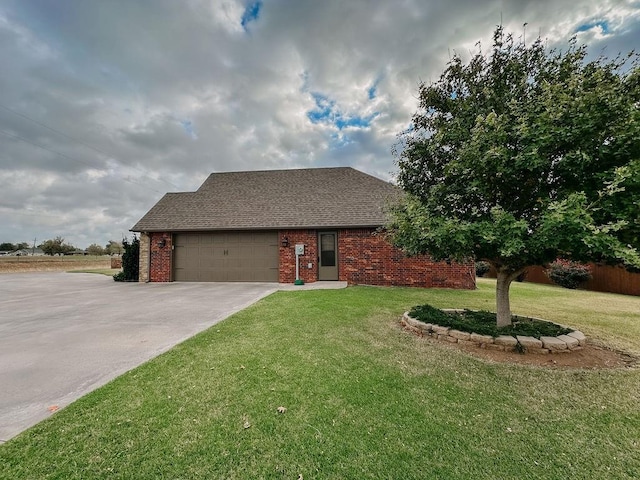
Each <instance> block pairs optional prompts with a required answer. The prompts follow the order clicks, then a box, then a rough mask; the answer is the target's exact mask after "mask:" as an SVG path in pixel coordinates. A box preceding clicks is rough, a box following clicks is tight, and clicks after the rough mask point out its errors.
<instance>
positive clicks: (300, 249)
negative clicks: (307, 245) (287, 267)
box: [296, 243, 304, 255]
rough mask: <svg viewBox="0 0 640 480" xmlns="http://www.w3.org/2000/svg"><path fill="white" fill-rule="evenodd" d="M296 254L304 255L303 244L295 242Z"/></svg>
mask: <svg viewBox="0 0 640 480" xmlns="http://www.w3.org/2000/svg"><path fill="white" fill-rule="evenodd" d="M296 255H304V245H303V244H301V243H300V244H297V245H296Z"/></svg>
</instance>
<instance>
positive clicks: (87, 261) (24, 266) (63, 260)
mask: <svg viewBox="0 0 640 480" xmlns="http://www.w3.org/2000/svg"><path fill="white" fill-rule="evenodd" d="M109 268H111V258H110V257H109V256H99V257H95V256H90V255H69V256H62V257H52V256H49V255H45V256H42V257H9V256H6V257H0V273H19V272H55V271H69V270H83V269H84V270H86V269H109Z"/></svg>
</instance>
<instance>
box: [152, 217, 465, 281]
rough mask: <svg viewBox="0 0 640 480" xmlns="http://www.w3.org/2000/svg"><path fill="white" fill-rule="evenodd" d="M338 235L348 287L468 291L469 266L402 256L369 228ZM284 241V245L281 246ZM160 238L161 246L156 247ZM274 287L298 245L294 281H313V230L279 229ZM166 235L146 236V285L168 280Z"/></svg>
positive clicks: (290, 274)
mask: <svg viewBox="0 0 640 480" xmlns="http://www.w3.org/2000/svg"><path fill="white" fill-rule="evenodd" d="M333 231H337V233H338V240H337V241H338V275H339V279H340V280H342V281H346V282H347V283H349V284H350V285H357V284H360V285H386V286H391V285H396V286H410V287H424V288H431V287H441V288H460V289H474V288H475V286H476V283H475V268H474V265H473V262H469V263H462V264H459V263H451V264H449V263H446V262H434V261H433V260H432V259H431V258H429V257H428V256H426V255H422V256H418V257H406V256H405V255H404V254H403V253H402V252H401V251H400V250H398V249H397V248H394V247H393V246H392V245H391V244H390V243H389V242H387V241H386V240H385V238H384V236H383V235H381V234H379V233H377V232H376V229H373V228H360V229H336V230H333ZM285 238H286V240H287V243H288V246H286V247H283V246H282V245H283V241H284V240H285ZM161 239H164V241H165V242H166V244H165V245H164V246H163V247H160V246H158V242H160V240H161ZM278 241H279V244H280V247H279V251H280V253H279V255H280V258H279V275H278V281H279V282H280V283H293V281H294V280H295V271H296V267H295V250H294V249H295V245H296V244H304V245H305V253H304V255H302V256H300V278H301V279H302V280H304V282H305V283H312V282H316V281H317V280H318V231H317V230H281V231H280V232H279V234H278ZM172 254H173V249H172V235H171V234H170V233H152V234H150V254H149V255H150V258H149V261H150V262H149V265H150V272H149V273H150V275H149V279H150V281H151V282H170V281H171V280H172V275H171V272H172Z"/></svg>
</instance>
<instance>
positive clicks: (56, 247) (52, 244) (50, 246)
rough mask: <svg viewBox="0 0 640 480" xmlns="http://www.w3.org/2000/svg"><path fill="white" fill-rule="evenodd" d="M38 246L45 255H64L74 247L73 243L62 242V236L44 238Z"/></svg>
mask: <svg viewBox="0 0 640 480" xmlns="http://www.w3.org/2000/svg"><path fill="white" fill-rule="evenodd" d="M38 247H39V248H41V249H42V251H43V252H44V253H45V254H47V255H64V254H65V253H69V252H73V251H74V250H75V249H76V248H75V247H74V246H73V245H69V244H68V243H64V238H62V237H60V236H58V237H56V238H52V239H49V240H45V241H44V242H42V243H41V244H40V245H38Z"/></svg>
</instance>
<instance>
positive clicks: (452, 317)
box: [409, 305, 571, 338]
mask: <svg viewBox="0 0 640 480" xmlns="http://www.w3.org/2000/svg"><path fill="white" fill-rule="evenodd" d="M409 315H411V316H412V317H413V318H415V319H416V320H420V321H421V322H424V323H433V324H436V325H440V326H442V327H450V328H453V329H456V330H460V331H462V332H469V333H478V334H480V335H491V336H492V337H497V336H498V335H527V336H531V337H535V338H540V337H542V336H550V337H555V336H558V335H563V334H567V333H569V332H571V329H569V328H564V327H561V326H560V325H556V324H555V323H552V322H545V321H541V320H534V319H530V318H524V317H517V316H514V317H513V318H512V321H513V323H512V324H511V325H509V326H506V327H500V328H498V327H497V326H496V314H495V313H492V312H485V311H479V312H476V311H472V310H465V311H464V312H462V313H448V312H443V311H442V310H439V309H437V308H435V307H432V306H431V305H418V306H416V307H413V308H412V309H411V311H410V312H409Z"/></svg>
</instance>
